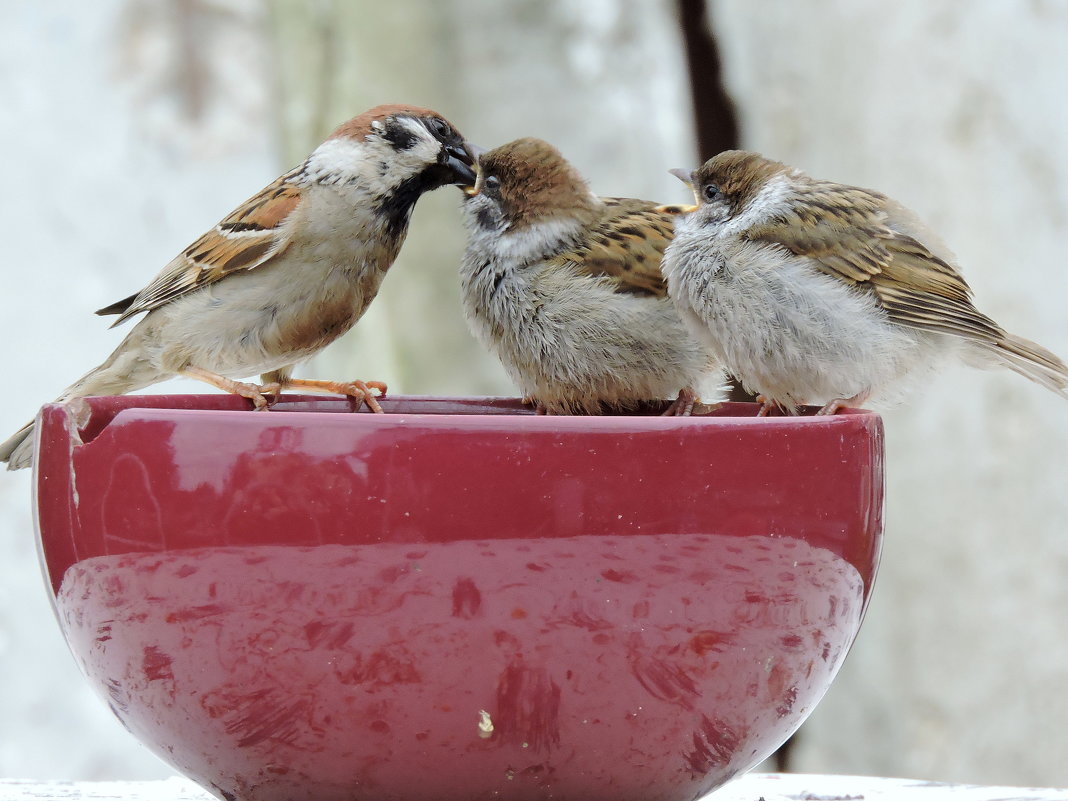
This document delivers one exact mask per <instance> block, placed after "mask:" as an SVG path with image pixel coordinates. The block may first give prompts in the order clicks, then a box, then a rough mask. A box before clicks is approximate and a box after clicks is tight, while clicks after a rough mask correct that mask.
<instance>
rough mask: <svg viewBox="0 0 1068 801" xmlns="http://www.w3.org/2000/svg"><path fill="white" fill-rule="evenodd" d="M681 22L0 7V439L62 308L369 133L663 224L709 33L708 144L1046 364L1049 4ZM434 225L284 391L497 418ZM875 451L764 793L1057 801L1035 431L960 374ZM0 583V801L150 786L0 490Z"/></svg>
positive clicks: (143, 273)
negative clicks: (525, 156) (381, 392)
mask: <svg viewBox="0 0 1068 801" xmlns="http://www.w3.org/2000/svg"><path fill="white" fill-rule="evenodd" d="M700 5H701V2H700V0H679V2H678V3H676V2H674V0H659V1H658V2H653V1H652V0H648V1H643V0H627V1H623V0H619V1H615V0H570V2H569V1H568V0H513V2H508V3H502V2H499V0H438V2H433V3H432V2H425V3H421V2H414V0H413V1H405V0H397V2H393V3H388V4H387V3H381V2H377V1H376V0H349V1H346V0H94V2H92V3H86V2H82V1H81V0H50V1H49V2H37V1H36V0H0V19H2V20H3V25H2V26H0V146H2V150H0V152H2V154H3V159H4V173H5V176H6V178H5V180H6V182H7V183H6V184H5V186H6V187H7V188H6V190H5V191H4V200H3V207H2V208H3V212H2V214H0V242H2V245H0V249H2V253H0V342H2V343H3V344H2V345H0V348H2V352H3V355H4V363H5V373H6V376H7V379H6V384H7V390H6V391H5V393H4V400H3V402H2V404H0V435H2V436H6V435H7V434H8V433H9V432H10V431H13V430H14V429H15V428H17V427H18V426H19V425H21V424H22V423H23V422H25V420H27V419H29V418H30V417H32V416H33V414H34V413H35V411H36V409H37V407H38V406H39V405H40V404H41V403H42V402H45V401H47V400H50V399H51V398H52V397H54V396H55V395H56V394H57V393H58V392H59V391H60V390H61V389H62V388H63V387H64V386H66V385H67V384H68V383H69V382H70V381H71V380H73V379H74V378H76V377H77V376H78V375H80V374H81V373H83V372H84V371H85V370H87V369H88V368H89V367H91V366H93V365H95V364H96V363H97V362H99V361H100V360H101V359H102V358H103V357H104V356H105V355H106V354H107V353H108V352H110V350H111V348H112V347H113V346H114V345H115V344H117V343H118V341H119V339H120V338H121V333H120V332H117V331H109V330H108V329H107V325H108V321H106V320H102V319H100V318H97V317H94V316H93V315H92V310H93V309H96V308H99V307H100V306H103V305H105V304H107V303H110V302H112V301H114V300H116V299H118V298H120V297H124V296H126V295H127V294H129V293H130V292H133V291H135V290H137V289H139V288H141V287H142V286H143V285H144V284H145V283H146V282H147V281H148V279H150V278H151V277H152V276H153V275H154V274H155V272H156V271H157V270H158V269H160V267H162V266H163V264H165V263H166V262H167V261H168V260H169V259H170V258H171V257H172V256H173V255H174V254H175V253H177V252H178V251H179V250H180V249H181V248H183V247H184V246H185V245H186V244H188V243H189V242H190V241H192V240H193V239H194V238H196V237H197V236H198V235H199V234H200V233H201V232H202V231H203V230H204V229H206V228H207V227H209V226H210V225H212V224H214V223H215V222H216V221H217V220H218V219H219V218H220V217H221V216H222V215H223V214H225V213H226V212H228V211H229V210H230V209H231V208H232V207H233V206H235V205H236V204H238V203H239V202H241V201H243V200H244V199H245V198H247V197H248V196H249V195H251V194H252V193H253V192H255V191H257V190H258V189H259V188H260V187H262V186H263V185H265V184H266V183H268V182H269V181H270V180H272V179H273V178H274V177H275V176H276V175H278V174H279V173H280V172H281V171H282V170H283V169H286V168H288V167H290V166H292V165H293V164H295V163H297V162H298V161H299V160H300V159H301V158H302V157H303V156H304V155H305V154H306V153H307V152H308V151H309V150H310V148H311V147H312V146H313V145H314V144H316V143H317V142H318V141H319V139H320V138H321V137H322V136H323V135H324V134H325V133H326V132H328V131H329V130H330V129H331V128H332V127H333V126H334V125H335V124H336V123H338V122H340V121H342V120H343V119H345V118H347V117H349V116H352V115H354V114H356V113H358V112H360V111H362V110H364V109H365V108H368V107H370V106H372V105H374V104H376V103H380V102H392V101H404V102H410V103H415V104H419V105H426V106H430V107H432V108H435V109H437V110H439V111H441V112H442V113H444V114H445V115H446V116H447V117H449V118H450V119H451V120H452V121H453V122H454V123H456V124H457V125H458V126H459V128H460V129H461V130H462V131H463V132H464V133H465V134H466V135H467V136H468V137H470V138H471V139H472V140H473V141H475V142H478V143H480V144H482V145H483V146H486V147H492V146H494V145H497V144H500V143H502V142H504V141H506V140H509V139H512V138H515V137H517V136H523V135H535V136H541V137H544V138H546V139H549V140H551V141H553V142H555V143H556V144H557V145H558V146H559V147H560V148H561V149H562V150H563V152H564V154H565V155H566V156H567V157H569V158H570V159H571V160H572V161H574V162H575V163H576V164H577V165H578V166H579V168H580V169H581V170H582V171H583V172H585V174H586V175H587V176H588V177H589V178H590V180H591V182H592V185H593V187H594V188H595V190H596V191H599V192H601V193H604V194H622V195H631V196H637V197H648V198H651V199H659V200H663V201H665V202H668V201H682V200H685V199H686V193H685V192H684V190H683V188H682V187H681V185H679V184H678V182H677V181H675V179H673V178H671V177H670V176H668V175H667V173H666V170H667V169H668V168H671V167H678V166H689V165H696V164H697V163H698V162H699V160H701V159H704V158H706V157H708V156H710V155H712V153H711V152H700V151H701V150H702V149H707V146H706V147H705V148H702V147H701V146H699V145H698V141H699V140H698V135H697V134H696V133H695V130H696V129H695V124H694V120H695V110H694V105H693V103H692V99H691V90H690V86H691V76H690V73H689V72H688V70H687V58H686V54H685V48H684V41H690V42H691V45H692V44H693V43H694V42H697V43H698V44H700V43H701V41H702V40H706V39H707V35H708V34H712V35H713V36H714V39H715V42H716V43H717V45H718V48H719V55H720V58H721V60H722V69H723V74H722V81H723V84H724V86H725V89H726V91H727V94H728V95H729V97H730V99H731V100H732V101H733V103H734V107H735V113H736V114H737V122H738V126H739V132H740V144H742V145H743V146H745V147H748V148H752V149H757V150H761V151H763V152H765V153H767V154H768V155H770V156H773V157H775V158H778V159H781V160H784V161H786V162H789V163H792V164H796V165H797V166H799V167H802V168H804V169H806V170H808V171H810V172H812V173H813V174H815V175H818V176H820V177H826V178H832V179H835V180H840V181H845V182H849V183H855V184H860V185H862V186H871V187H875V188H878V189H881V190H884V191H886V192H887V193H888V194H890V195H892V196H894V197H896V198H898V199H900V200H901V201H903V202H904V203H906V204H907V205H909V206H912V207H913V208H914V209H916V210H917V211H918V212H919V213H920V214H921V215H922V216H924V217H925V218H927V220H928V221H929V222H930V223H931V224H932V225H933V227H934V228H935V229H936V230H939V231H940V232H941V233H942V234H943V236H944V238H945V239H946V240H947V241H948V243H949V244H950V246H951V247H953V248H954V249H955V250H956V252H957V253H958V255H959V256H960V260H961V263H962V264H963V265H964V267H965V273H966V275H967V277H968V279H969V281H970V282H971V284H972V285H973V287H974V288H975V290H976V294H977V297H978V303H979V306H980V308H982V309H983V310H985V311H986V312H988V313H989V314H991V315H992V316H993V317H995V318H996V319H997V320H999V321H1000V322H1002V323H1003V324H1004V325H1005V326H1006V327H1008V328H1009V329H1011V330H1012V331H1014V332H1016V333H1019V334H1022V335H1024V336H1027V337H1029V338H1033V339H1035V340H1037V341H1039V342H1041V343H1042V344H1044V345H1046V346H1047V347H1050V348H1051V349H1053V350H1054V351H1057V352H1059V353H1060V354H1061V355H1065V356H1068V315H1066V314H1065V306H1066V304H1068V269H1066V265H1065V263H1064V260H1065V257H1064V252H1065V247H1064V242H1065V239H1066V236H1068V103H1065V86H1068V48H1066V47H1065V42H1068V3H1065V2H1058V1H1057V0H1029V1H1025V0H1015V2H1005V0H972V2H968V3H962V2H960V1H959V0H899V2H896V3H885V2H879V1H877V0H808V1H807V2H804V3H800V2H796V0H763V1H762V2H760V3H754V2H751V1H750V0H707V11H708V15H707V17H706V18H702V17H701V15H700V10H701V9H700ZM680 7H683V8H686V9H688V10H689V11H690V12H691V14H690V16H691V17H692V16H694V15H693V11H694V10H695V9H696V10H697V12H698V13H697V15H696V23H694V24H695V25H696V26H698V29H695V28H694V27H693V24H692V25H691V29H690V31H689V36H686V37H684V36H683V28H682V26H681V25H680V15H679V8H680ZM705 44H706V45H707V41H705ZM697 52H698V56H699V58H698V65H697V71H696V75H695V76H694V77H695V78H696V80H697V83H698V85H699V86H702V87H705V89H707V87H708V86H709V85H711V86H712V88H715V86H716V84H717V83H718V81H719V76H718V75H717V74H716V71H715V67H714V64H712V63H708V62H707V60H706V61H704V62H702V61H701V59H702V58H707V56H701V53H700V51H697ZM703 91H704V90H703ZM709 91H711V90H709ZM699 104H700V106H701V108H702V109H703V111H702V112H700V113H698V114H697V115H696V117H697V118H698V119H703V122H704V125H705V127H704V128H703V129H702V130H703V131H704V134H703V135H702V141H705V142H710V141H713V140H714V137H712V138H710V137H709V136H708V130H709V129H708V127H707V125H708V118H707V114H708V104H707V103H702V102H701V99H700V98H699ZM702 114H704V117H702ZM714 122H715V121H714V120H713V123H714ZM719 135H721V136H722V131H721V132H720V134H719ZM727 144H730V143H727ZM457 201H458V195H457V193H455V192H453V191H451V190H449V191H444V190H443V191H441V192H437V193H434V194H433V195H430V196H428V197H426V198H424V199H423V200H422V201H421V202H420V205H419V207H418V209H417V211H416V215H415V219H414V221H413V224H412V233H411V235H410V237H409V240H408V243H407V245H406V247H405V250H404V252H403V253H402V255H401V258H400V261H399V262H398V264H397V265H396V266H395V267H394V268H393V270H392V271H391V273H390V277H389V279H388V280H387V281H386V282H385V285H384V287H383V291H382V294H381V295H380V296H379V299H378V300H377V301H376V303H375V304H374V306H373V307H372V309H371V311H370V312H369V314H368V315H367V317H366V318H365V319H364V321H363V322H362V323H361V324H360V326H359V327H358V329H359V330H357V331H355V332H354V333H353V334H352V335H350V336H349V337H347V338H346V339H344V340H342V341H341V342H339V343H337V344H335V345H334V346H332V347H331V348H330V349H329V350H328V351H327V352H326V353H324V354H323V355H322V356H321V357H320V359H319V360H318V362H317V363H315V364H312V365H310V366H308V367H306V368H305V374H306V375H316V376H326V375H357V374H358V375H361V376H365V377H374V378H380V379H384V380H386V381H388V383H389V385H390V388H391V390H392V391H394V392H419V393H435V394H445V393H461V394H484V393H492V394H511V392H512V390H511V388H510V387H509V386H508V384H507V382H506V380H505V378H504V375H503V373H502V371H501V370H500V369H499V367H498V366H497V365H496V364H495V363H494V362H493V361H492V360H491V359H490V358H489V357H487V356H486V355H485V354H483V353H482V352H481V351H480V350H479V348H478V347H477V346H476V343H475V342H474V341H473V340H472V339H471V338H470V337H469V336H468V334H467V332H466V329H465V327H464V324H463V321H462V319H461V317H460V313H459V309H458V300H457V288H456V283H457V282H456V278H455V276H456V264H457V259H458V256H459V253H460V250H461V248H462V231H461V228H460V225H459V215H458V211H457V205H458V204H457ZM190 390H192V391H197V392H201V391H205V388H204V387H202V386H200V385H195V386H192V385H190V384H188V383H184V382H174V383H173V384H167V385H163V386H160V387H158V388H157V391H190ZM886 427H887V450H888V453H887V460H888V474H889V487H888V500H887V537H886V544H885V548H884V558H883V565H882V570H881V574H880V578H879V582H878V585H877V587H876V591H875V595H874V600H873V602H872V605H871V608H870V611H869V615H868V621H867V623H866V625H865V628H864V630H863V631H862V632H861V636H860V639H859V641H858V643H857V646H856V647H855V649H854V651H853V654H852V655H851V657H850V659H849V660H848V662H847V664H846V666H845V668H844V670H843V672H842V674H841V676H840V678H839V680H838V682H837V683H836V685H835V686H834V688H832V690H831V692H830V693H829V694H828V696H827V697H826V699H825V700H824V702H823V704H822V705H821V706H820V707H819V708H818V710H817V711H816V713H815V714H814V715H813V717H812V718H811V720H810V721H809V723H807V724H806V725H805V727H804V728H803V729H802V730H801V734H800V736H799V737H798V738H797V740H796V743H795V746H794V748H793V750H792V751H791V754H790V763H789V767H790V769H792V770H797V771H807V772H836V773H858V774H882V775H895V776H908V777H915V778H929V779H942V780H952V781H961V782H976V783H999V784H1030V785H1059V786H1062V787H1063V786H1068V762H1066V761H1065V759H1064V755H1065V754H1066V753H1068V726H1066V725H1065V723H1066V721H1068V692H1066V691H1065V688H1066V687H1068V637H1065V633H1066V631H1068V623H1066V614H1068V581H1066V580H1065V576H1068V491H1066V490H1065V487H1066V484H1068V459H1066V456H1068V404H1066V403H1064V402H1063V401H1059V400H1058V399H1057V398H1055V397H1054V396H1053V395H1051V394H1049V393H1047V392H1046V391H1044V390H1042V389H1040V388H1038V387H1035V386H1032V385H1029V384H1027V383H1026V382H1025V381H1023V380H1022V379H1019V378H1018V377H1016V376H1014V375H1010V374H997V373H980V372H976V371H969V370H967V369H966V368H963V367H962V368H959V369H954V370H952V371H950V372H947V373H946V374H945V375H942V376H940V377H938V378H937V379H936V380H934V381H933V382H932V384H931V385H930V386H929V387H927V388H926V391H925V392H924V393H923V394H922V395H921V396H919V397H917V398H914V399H913V401H912V402H911V403H910V404H908V405H907V406H905V407H903V408H899V409H894V410H891V411H890V412H888V413H887V415H886ZM717 469H730V468H729V466H717V465H710V466H709V470H710V471H713V472H714V471H715V470H717ZM0 571H2V572H0V776H3V777H12V778H15V777H17V778H36V779H109V778H122V779H140V778H151V777H160V776H166V775H170V774H171V773H172V772H173V771H171V769H170V768H168V767H167V766H166V765H164V764H163V763H162V762H160V761H158V760H157V759H156V758H155V757H153V756H152V755H151V754H149V753H148V752H147V751H146V750H144V749H143V748H142V747H141V746H139V745H138V744H137V742H136V741H135V740H134V739H133V738H132V737H131V736H130V735H128V734H127V733H126V732H125V731H124V730H123V729H122V728H121V726H120V725H119V724H118V723H117V721H116V720H114V719H113V718H112V717H111V715H110V713H109V712H108V711H107V708H106V706H105V705H104V704H103V703H102V702H101V701H100V700H99V699H97V698H96V697H94V696H93V695H92V694H91V693H90V691H89V690H88V688H87V687H86V686H85V684H84V683H83V681H82V679H81V677H80V676H79V675H78V673H77V670H76V668H75V665H74V662H73V660H72V659H71V658H70V657H69V655H68V653H67V651H66V648H65V646H64V644H63V641H62V639H61V637H60V633H59V629H58V627H57V626H56V624H55V622H54V620H53V618H52V612H51V609H50V607H49V604H48V599H47V595H46V593H45V589H44V585H43V583H42V581H41V577H40V573H39V569H38V566H37V559H36V553H35V548H34V543H33V536H32V523H31V513H30V475H29V473H28V472H21V473H15V474H2V475H0Z"/></svg>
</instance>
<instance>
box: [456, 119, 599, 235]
mask: <svg viewBox="0 0 1068 801" xmlns="http://www.w3.org/2000/svg"><path fill="white" fill-rule="evenodd" d="M466 194H467V199H466V200H465V201H464V212H465V214H466V215H467V218H468V221H469V225H472V226H474V227H476V228H480V229H482V230H484V231H494V232H497V233H504V232H505V231H507V232H509V233H518V232H522V231H524V230H527V229H530V228H531V227H533V226H538V225H539V224H552V223H554V222H560V223H571V222H578V223H585V222H587V221H588V219H591V218H592V217H593V213H594V212H593V210H594V209H595V208H596V207H597V205H598V204H599V203H600V201H599V199H598V198H597V197H596V196H595V195H593V193H592V192H590V188H589V186H588V185H587V183H586V181H585V179H584V178H583V177H582V175H581V174H580V173H579V172H578V170H576V169H575V168H574V167H572V166H571V164H569V163H568V162H567V160H566V159H564V157H563V156H562V155H560V151H558V150H557V149H556V148H555V147H553V146H552V145H550V144H549V143H548V142H545V141H542V140H541V139H533V138H524V139H516V140H515V141H513V142H509V143H507V144H504V145H501V146H500V147H497V148H494V149H493V150H489V151H486V152H485V153H482V154H481V155H480V156H479V159H478V178H477V180H476V181H475V184H474V186H473V187H472V188H470V189H468V190H466Z"/></svg>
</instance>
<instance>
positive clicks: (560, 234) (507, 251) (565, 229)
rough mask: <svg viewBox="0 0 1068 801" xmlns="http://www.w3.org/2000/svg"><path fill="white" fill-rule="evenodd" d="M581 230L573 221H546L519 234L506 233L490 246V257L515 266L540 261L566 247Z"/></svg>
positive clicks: (535, 224)
mask: <svg viewBox="0 0 1068 801" xmlns="http://www.w3.org/2000/svg"><path fill="white" fill-rule="evenodd" d="M581 228H582V225H581V224H580V223H579V222H578V221H577V220H546V221H545V222H538V223H533V224H532V225H528V226H526V227H524V228H522V229H521V230H519V231H506V232H504V233H502V234H500V235H499V236H498V237H497V240H496V242H495V243H494V244H493V246H492V247H493V250H494V255H495V256H496V257H497V258H498V259H500V260H502V261H507V262H509V263H512V264H516V265H519V266H521V265H525V264H529V263H531V262H534V261H540V260H541V259H544V258H546V257H548V256H550V255H552V254H554V253H556V252H557V251H559V250H560V249H561V248H562V247H566V246H567V245H568V244H569V243H570V242H572V241H573V240H574V239H575V238H576V237H577V236H578V235H579V233H580V231H581Z"/></svg>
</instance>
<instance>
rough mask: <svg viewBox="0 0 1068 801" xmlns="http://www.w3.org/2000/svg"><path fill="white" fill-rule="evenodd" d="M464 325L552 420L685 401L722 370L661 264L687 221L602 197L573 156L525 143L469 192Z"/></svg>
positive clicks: (486, 163) (487, 166)
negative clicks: (683, 316) (687, 319)
mask: <svg viewBox="0 0 1068 801" xmlns="http://www.w3.org/2000/svg"><path fill="white" fill-rule="evenodd" d="M466 194H467V197H466V198H465V199H464V201H463V207H462V208H463V217H464V222H465V225H466V227H467V231H468V239H467V245H466V249H465V251H464V255H463V261H462V264H461V268H460V285H461V293H460V294H461V300H462V304H463V312H464V316H465V317H466V319H467V323H468V326H469V327H470V329H471V331H472V333H473V334H474V335H475V337H476V338H477V339H478V340H480V341H481V342H482V343H483V344H484V345H485V346H486V347H487V348H488V349H489V350H490V351H491V352H493V353H494V354H495V355H496V356H497V357H498V358H499V359H500V361H501V363H502V364H503V365H504V368H505V371H506V372H507V373H508V375H509V376H510V377H511V379H512V380H513V381H514V382H515V383H516V384H517V385H518V386H519V388H520V389H521V391H522V392H523V393H524V395H525V396H526V399H527V401H528V402H531V403H533V404H534V405H535V407H536V409H537V410H538V411H539V412H540V413H549V414H568V413H586V414H596V413H599V412H604V411H610V410H626V409H630V408H633V407H635V406H637V405H639V404H641V403H644V402H648V401H652V400H656V399H663V398H668V397H671V398H674V399H675V400H674V402H673V403H672V405H671V406H670V407H669V409H668V412H666V413H672V414H688V413H689V412H690V411H691V410H692V408H693V406H694V403H695V402H696V393H695V392H694V386H695V385H696V382H697V381H698V379H700V378H701V377H702V376H703V375H704V374H706V373H709V372H711V371H712V370H713V369H714V363H713V362H712V360H711V359H710V357H709V355H708V354H707V353H706V352H704V350H703V349H702V348H701V347H700V346H699V345H698V343H697V342H696V341H694V339H693V338H692V337H691V336H690V335H689V333H688V332H687V331H686V329H685V327H684V326H683V323H682V321H681V320H680V319H679V316H678V314H677V313H676V312H675V309H674V308H673V307H672V304H671V301H670V299H669V298H668V296H667V287H666V285H665V283H664V278H663V276H662V275H661V273H660V259H661V257H662V255H663V252H664V248H665V246H666V245H667V243H668V241H669V240H670V239H671V235H672V223H673V217H674V214H676V213H677V212H678V210H679V209H678V208H676V207H659V208H658V207H657V204H655V203H651V202H649V201H645V200H633V199H628V198H613V197H605V198H602V197H598V196H597V195H595V194H593V192H591V191H590V188H589V186H588V185H587V183H586V181H585V179H584V178H583V177H582V175H581V174H580V173H579V172H578V171H577V170H576V169H575V168H574V167H572V166H571V165H570V164H569V163H568V162H567V161H565V160H564V158H563V156H561V155H560V152H559V151H558V150H557V149H556V148H554V147H553V146H552V145H550V144H549V143H548V142H544V141H542V140H540V139H530V138H526V139H517V140H515V141H514V142H509V143H508V144H505V145H501V146H500V147H498V148H496V149H494V150H490V151H488V152H485V153H482V154H481V155H480V156H479V159H478V179H477V181H476V183H475V185H474V186H473V187H472V188H470V189H469V190H466Z"/></svg>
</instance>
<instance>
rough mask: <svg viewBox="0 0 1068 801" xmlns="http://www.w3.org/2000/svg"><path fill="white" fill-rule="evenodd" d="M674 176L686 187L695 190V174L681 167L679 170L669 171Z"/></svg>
mask: <svg viewBox="0 0 1068 801" xmlns="http://www.w3.org/2000/svg"><path fill="white" fill-rule="evenodd" d="M668 172H670V173H671V174H672V175H674V176H675V177H676V178H678V179H679V180H680V181H682V182H683V183H684V184H686V186H688V187H690V189H693V173H692V172H690V171H689V170H684V169H682V168H681V167H680V168H679V169H677V170H668Z"/></svg>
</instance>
